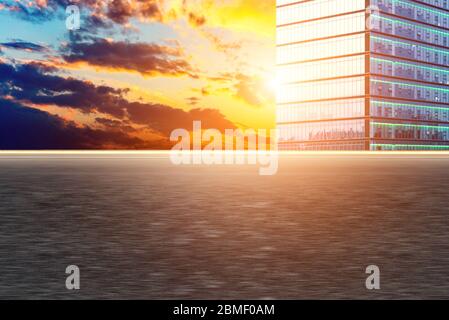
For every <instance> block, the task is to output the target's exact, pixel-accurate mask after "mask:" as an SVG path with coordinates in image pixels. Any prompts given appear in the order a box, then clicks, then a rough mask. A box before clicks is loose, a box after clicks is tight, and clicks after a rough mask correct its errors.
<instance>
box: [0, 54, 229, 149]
mask: <svg viewBox="0 0 449 320" xmlns="http://www.w3.org/2000/svg"><path fill="white" fill-rule="evenodd" d="M56 72H57V70H56V69H54V68H49V67H47V66H43V65H40V64H37V63H29V64H16V65H11V64H7V63H5V62H0V99H1V100H0V109H1V111H0V119H1V121H0V128H1V131H0V133H1V137H0V141H1V144H0V148H3V149H23V148H27V149H41V148H44V147H45V148H60V149H67V148H71V149H73V148H75V149H76V148H81V147H82V148H95V147H97V148H99V147H101V146H104V147H108V146H115V145H120V146H122V145H123V144H126V145H127V146H128V147H127V148H162V149H164V148H167V147H168V142H167V140H168V139H167V137H168V135H169V134H170V133H171V131H172V130H173V129H176V128H185V129H187V130H189V129H191V128H192V123H193V121H195V120H200V121H202V124H203V128H205V129H206V128H217V129H219V130H225V129H230V128H235V125H234V124H233V123H232V122H231V121H229V120H227V119H226V118H225V117H224V116H223V115H222V114H221V113H220V112H219V111H218V110H216V109H194V110H190V111H184V110H182V109H178V108H173V107H170V106H167V105H163V104H158V103H143V102H133V101H129V100H127V99H126V97H125V95H126V93H127V92H128V89H115V88H112V87H108V86H97V85H95V84H93V83H91V82H88V81H84V80H79V79H74V78H63V77H61V76H59V75H57V74H56ZM1 97H8V100H6V99H4V98H1ZM12 101H14V102H12ZM30 104H34V105H55V106H58V107H61V108H68V107H70V108H74V109H77V110H80V111H81V112H83V113H86V114H87V115H91V116H92V118H93V119H96V122H97V123H98V124H99V125H102V126H103V127H104V128H105V130H93V129H89V128H85V129H80V128H78V127H77V126H76V125H75V124H74V123H67V122H65V121H63V120H62V119H60V118H57V117H54V116H52V115H50V114H48V113H45V112H42V111H39V110H36V109H33V108H28V107H27V105H30ZM98 112H100V113H103V114H106V115H109V116H111V117H113V118H115V120H106V119H103V118H99V117H98ZM133 125H139V126H142V125H143V126H145V127H146V128H147V129H149V130H151V131H152V132H154V133H157V134H159V135H160V136H161V137H163V138H161V139H162V140H161V141H158V142H156V144H155V143H154V142H145V141H140V140H138V139H134V138H131V137H130V136H129V135H128V133H130V132H131V131H133V130H134V131H135V130H136V129H133ZM63 131H67V133H66V134H62V132H63ZM56 132H60V134H59V135H60V137H57V136H53V134H56ZM109 134H110V136H108V135H109ZM34 135H35V136H34ZM133 139H134V140H133ZM47 140H48V141H47ZM113 142H114V143H113Z"/></svg>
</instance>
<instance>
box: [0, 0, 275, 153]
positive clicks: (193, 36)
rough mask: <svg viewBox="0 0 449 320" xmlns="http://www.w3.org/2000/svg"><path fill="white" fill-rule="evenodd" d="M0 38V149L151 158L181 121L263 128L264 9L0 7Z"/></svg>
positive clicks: (228, 2)
mask: <svg viewBox="0 0 449 320" xmlns="http://www.w3.org/2000/svg"><path fill="white" fill-rule="evenodd" d="M70 4H76V5H78V6H79V8H80V10H81V29H80V30H76V31H69V30H67V28H66V23H65V20H66V13H65V9H66V7H67V6H68V5H70ZM0 28H1V30H2V32H1V33H0V148H2V149H51V148H62V149H73V148H76V149H84V148H149V149H159V148H167V147H168V142H167V137H168V135H169V134H170V132H171V131H172V130H173V129H175V128H186V129H188V128H191V126H192V121H193V120H202V122H203V128H206V127H211V128H218V129H220V130H224V129H226V128H233V127H240V128H248V127H249V128H254V129H257V128H271V127H273V126H274V117H275V116H274V110H275V108H274V90H273V85H272V83H273V80H274V64H275V50H274V49H275V48H274V37H275V1H274V0H264V1H260V0H215V1H212V0H170V1H169V0H107V1H102V0H78V1H75V0H73V1H68V0H36V1H28V0H0Z"/></svg>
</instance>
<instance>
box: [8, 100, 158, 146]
mask: <svg viewBox="0 0 449 320" xmlns="http://www.w3.org/2000/svg"><path fill="white" fill-rule="evenodd" d="M151 147H152V146H151V145H149V144H147V143H145V142H144V141H141V140H140V139H137V138H132V137H130V136H128V135H126V134H125V133H123V132H120V131H104V130H95V129H91V128H89V127H84V128H80V127H78V126H76V125H75V123H73V122H68V121H64V120H62V119H61V118H59V117H56V116H53V115H50V114H49V113H46V112H44V111H40V110H37V109H33V108H28V107H25V106H23V105H21V104H19V103H15V102H12V101H9V100H5V99H2V98H0V149H3V150H38V149H102V148H127V149H141V148H151Z"/></svg>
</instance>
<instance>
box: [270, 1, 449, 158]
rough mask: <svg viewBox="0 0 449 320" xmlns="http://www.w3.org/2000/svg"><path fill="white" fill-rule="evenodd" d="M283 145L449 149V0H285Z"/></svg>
mask: <svg viewBox="0 0 449 320" xmlns="http://www.w3.org/2000/svg"><path fill="white" fill-rule="evenodd" d="M276 41H277V43H276V49H277V71H278V79H279V82H280V88H279V90H278V97H277V127H278V145H279V149H280V150H449V0H308V1H307V0H306V1H298V0H277V40H276Z"/></svg>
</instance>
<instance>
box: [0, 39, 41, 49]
mask: <svg viewBox="0 0 449 320" xmlns="http://www.w3.org/2000/svg"><path fill="white" fill-rule="evenodd" d="M0 47H3V48H7V49H15V50H30V51H35V52H45V51H47V50H48V49H47V48H46V47H44V46H41V45H39V44H36V43H32V42H27V41H21V40H14V41H10V42H3V43H0Z"/></svg>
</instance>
